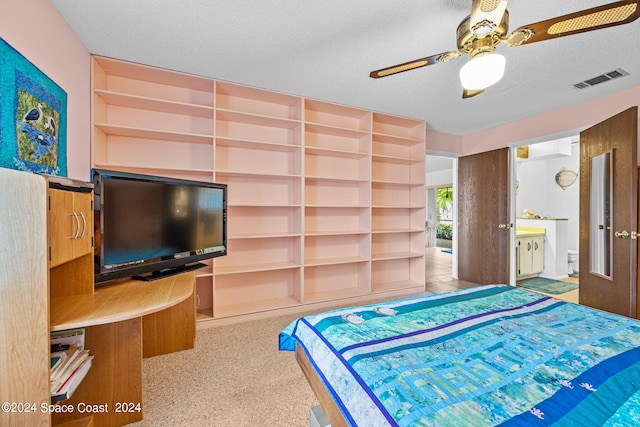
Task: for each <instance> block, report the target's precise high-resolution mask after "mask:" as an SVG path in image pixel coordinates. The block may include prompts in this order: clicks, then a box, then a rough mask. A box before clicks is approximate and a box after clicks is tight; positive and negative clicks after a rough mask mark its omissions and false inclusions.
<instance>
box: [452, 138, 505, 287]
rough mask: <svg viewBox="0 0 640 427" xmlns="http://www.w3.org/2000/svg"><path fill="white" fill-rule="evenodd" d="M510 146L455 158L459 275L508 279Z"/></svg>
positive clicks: (487, 280)
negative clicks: (456, 171)
mask: <svg viewBox="0 0 640 427" xmlns="http://www.w3.org/2000/svg"><path fill="white" fill-rule="evenodd" d="M510 227H511V226H510V223H509V149H508V148H501V149H499V150H494V151H488V152H485V153H479V154H473V155H470V156H464V157H461V158H460V159H459V160H458V278H459V279H461V280H466V281H469V282H473V283H477V284H487V283H509V254H510V249H509V248H510V237H509V235H510Z"/></svg>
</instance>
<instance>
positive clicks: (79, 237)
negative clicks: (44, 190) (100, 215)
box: [48, 187, 93, 267]
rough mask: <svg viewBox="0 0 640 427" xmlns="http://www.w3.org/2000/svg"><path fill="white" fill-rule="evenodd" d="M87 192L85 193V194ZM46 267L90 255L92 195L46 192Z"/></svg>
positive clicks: (91, 248)
mask: <svg viewBox="0 0 640 427" xmlns="http://www.w3.org/2000/svg"><path fill="white" fill-rule="evenodd" d="M87 190H88V191H87ZM48 222H49V267H56V266H58V265H60V264H63V263H65V262H68V261H71V260H72V259H74V258H78V257H80V256H82V255H86V254H88V253H91V252H92V251H93V193H92V192H91V188H90V187H81V188H80V189H79V191H75V190H63V189H55V188H49V216H48Z"/></svg>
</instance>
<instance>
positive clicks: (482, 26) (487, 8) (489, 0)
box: [469, 0, 508, 36]
mask: <svg viewBox="0 0 640 427" xmlns="http://www.w3.org/2000/svg"><path fill="white" fill-rule="evenodd" d="M507 3H508V1H507V0H473V4H472V6H471V18H470V19H469V29H470V30H471V32H472V33H474V34H475V35H477V36H482V35H485V34H487V33H490V32H491V31H493V29H494V28H496V27H497V26H498V25H500V22H502V16H503V15H504V12H505V10H507Z"/></svg>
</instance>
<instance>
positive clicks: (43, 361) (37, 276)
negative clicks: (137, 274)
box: [0, 168, 195, 426]
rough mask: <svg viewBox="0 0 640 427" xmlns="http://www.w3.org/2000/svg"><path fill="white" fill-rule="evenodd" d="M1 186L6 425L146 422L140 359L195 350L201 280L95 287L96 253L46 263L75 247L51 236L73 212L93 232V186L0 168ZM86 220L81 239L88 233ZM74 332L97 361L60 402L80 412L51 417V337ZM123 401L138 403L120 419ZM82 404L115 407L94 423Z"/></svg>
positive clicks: (191, 276) (0, 385) (184, 277)
mask: <svg viewBox="0 0 640 427" xmlns="http://www.w3.org/2000/svg"><path fill="white" fill-rule="evenodd" d="M52 186H53V187H56V188H51V187H52ZM0 187H2V188H3V191H2V192H0V232H1V234H2V237H3V238H2V239H0V252H2V254H3V256H2V257H0V297H1V298H0V320H1V321H0V336H2V346H0V366H2V369H3V373H2V381H0V396H2V399H3V402H14V403H15V405H14V406H13V407H10V408H9V411H4V410H3V411H0V425H3V426H4V425H7V426H13V425H29V426H49V425H51V424H52V423H53V425H73V426H91V425H96V426H120V425H126V424H129V423H132V422H135V421H139V420H141V419H142V411H143V409H142V406H141V405H142V358H143V356H145V355H154V354H161V353H166V352H169V351H176V350H179V349H184V348H192V347H193V340H194V338H195V320H194V319H195V312H194V311H195V310H194V304H195V299H194V292H193V291H194V283H195V273H194V272H190V273H184V274H181V275H176V276H172V277H169V278H165V279H161V280H158V281H156V282H151V283H149V282H140V281H131V280H124V281H119V282H117V283H115V284H110V285H109V286H104V287H100V288H98V289H94V284H93V251H92V250H91V249H89V250H87V249H86V247H85V246H84V245H78V246H79V247H80V248H79V249H78V248H73V249H71V250H70V254H69V255H67V258H68V260H67V261H66V262H63V263H61V264H57V265H55V266H51V267H50V263H49V262H48V259H49V252H51V253H52V254H53V255H55V256H56V257H57V258H55V259H58V260H59V259H60V257H59V256H58V254H57V253H56V251H57V250H58V249H59V247H62V249H63V250H67V249H68V248H67V247H68V246H74V244H69V243H68V242H67V243H66V244H59V243H58V244H54V245H51V242H52V241H54V240H55V239H54V238H52V237H51V236H49V237H48V235H50V234H51V233H53V232H56V231H57V230H56V229H57V228H58V226H59V222H62V221H63V219H67V218H68V216H69V214H68V212H76V213H78V212H83V213H84V214H85V216H86V217H87V233H89V230H92V228H91V224H92V223H91V221H90V219H91V218H92V215H87V210H86V209H87V207H88V206H90V201H91V196H92V192H91V186H90V184H86V183H78V182H74V181H72V180H68V179H66V178H58V177H51V178H47V179H46V180H45V179H43V177H42V176H39V175H35V174H30V173H25V172H18V171H13V170H9V169H4V168H0ZM76 196H78V197H76ZM50 198H51V199H53V203H51V204H50V203H49V199H50ZM87 202H88V205H87ZM59 210H62V213H61V212H59ZM89 212H90V211H89ZM79 222H80V224H81V227H80V229H79V231H78V230H77V229H72V231H73V234H74V235H75V234H76V233H77V234H79V235H81V234H82V231H83V224H82V220H80V221H79ZM74 223H75V218H74ZM91 234H92V232H91ZM65 236H66V235H65ZM72 240H73V239H72ZM75 240H81V239H75ZM75 328H85V346H86V348H87V349H89V350H90V352H91V354H92V355H93V356H94V359H93V361H92V366H91V369H90V370H89V372H88V374H87V376H86V377H85V378H84V380H83V381H82V383H81V384H80V385H79V387H78V389H77V390H76V391H75V393H74V394H73V396H72V397H71V399H69V400H66V401H64V402H63V404H66V405H72V407H73V408H74V409H75V410H74V411H73V412H71V413H54V414H53V415H51V414H50V413H49V412H48V411H47V409H48V408H49V402H50V397H51V396H50V382H49V356H50V353H49V349H50V346H49V337H50V335H49V334H50V331H61V330H67V329H75ZM167 332H169V333H170V334H171V335H170V336H167V335H166V333H167ZM143 335H147V336H146V337H145V338H144V339H143ZM126 402H128V403H134V404H135V403H140V405H139V406H135V408H134V410H133V412H117V411H116V404H117V403H126ZM83 405H85V407H93V406H91V405H96V406H95V408H99V407H102V408H104V409H106V408H107V406H108V409H109V412H101V413H95V414H93V415H92V416H89V417H87V416H86V415H87V414H86V413H79V411H78V409H80V408H81V407H82V406H83ZM138 408H139V409H138ZM3 409H5V408H3Z"/></svg>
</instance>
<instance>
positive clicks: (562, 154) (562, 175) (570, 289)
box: [512, 135, 580, 302]
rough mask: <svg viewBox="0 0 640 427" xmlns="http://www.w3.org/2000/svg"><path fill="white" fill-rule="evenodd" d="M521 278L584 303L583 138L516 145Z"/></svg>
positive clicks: (517, 268) (518, 278) (520, 283)
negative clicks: (581, 284) (581, 297)
mask: <svg viewBox="0 0 640 427" xmlns="http://www.w3.org/2000/svg"><path fill="white" fill-rule="evenodd" d="M513 154H514V158H515V167H514V169H515V190H514V191H513V193H512V194H514V196H515V197H514V199H515V202H514V212H515V223H514V225H515V236H514V237H515V238H514V245H515V252H516V256H515V264H514V265H515V267H514V270H515V283H516V285H518V286H522V287H525V288H529V289H532V290H536V291H539V292H543V293H546V294H549V295H552V296H554V297H557V298H560V299H564V300H567V301H571V302H578V298H579V276H580V265H579V262H578V250H579V227H580V176H579V175H580V138H579V135H575V136H572V137H566V138H559V139H554V140H550V141H544V142H540V143H537V144H532V145H528V146H524V147H518V148H516V149H514V150H513Z"/></svg>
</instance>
